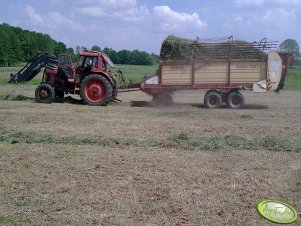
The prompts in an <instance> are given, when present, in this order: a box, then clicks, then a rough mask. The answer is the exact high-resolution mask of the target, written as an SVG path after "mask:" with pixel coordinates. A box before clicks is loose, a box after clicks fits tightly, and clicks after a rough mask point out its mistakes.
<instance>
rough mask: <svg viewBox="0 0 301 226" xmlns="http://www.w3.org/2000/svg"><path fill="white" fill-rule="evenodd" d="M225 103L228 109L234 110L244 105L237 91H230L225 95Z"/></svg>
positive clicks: (243, 100) (241, 96)
mask: <svg viewBox="0 0 301 226" xmlns="http://www.w3.org/2000/svg"><path fill="white" fill-rule="evenodd" d="M226 103H227V106H228V107H229V108H234V109H239V108H243V107H244V105H245V98H244V96H243V95H242V94H241V93H240V92H238V91H237V90H235V91H231V92H230V93H228V95H227V100H226Z"/></svg>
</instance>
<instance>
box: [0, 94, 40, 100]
mask: <svg viewBox="0 0 301 226" xmlns="http://www.w3.org/2000/svg"><path fill="white" fill-rule="evenodd" d="M34 99H35V98H33V97H27V96H24V95H17V96H15V95H3V96H0V100H12V101H24V100H34Z"/></svg>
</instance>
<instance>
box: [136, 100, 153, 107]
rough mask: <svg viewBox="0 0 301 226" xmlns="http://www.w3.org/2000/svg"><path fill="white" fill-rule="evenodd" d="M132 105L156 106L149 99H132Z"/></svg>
mask: <svg viewBox="0 0 301 226" xmlns="http://www.w3.org/2000/svg"><path fill="white" fill-rule="evenodd" d="M130 106H131V107H155V105H154V104H153V103H152V102H147V101H131V105H130Z"/></svg>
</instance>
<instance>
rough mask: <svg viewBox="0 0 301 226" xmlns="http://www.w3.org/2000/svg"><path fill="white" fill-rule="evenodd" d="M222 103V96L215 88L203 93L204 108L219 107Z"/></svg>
mask: <svg viewBox="0 0 301 226" xmlns="http://www.w3.org/2000/svg"><path fill="white" fill-rule="evenodd" d="M222 103H223V100H222V96H221V94H220V93H219V92H217V91H215V90H210V91H208V92H207V93H206V94H205V97H204V104H205V108H219V107H220V106H221V105H222Z"/></svg>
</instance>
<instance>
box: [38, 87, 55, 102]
mask: <svg viewBox="0 0 301 226" xmlns="http://www.w3.org/2000/svg"><path fill="white" fill-rule="evenodd" d="M35 97H36V101H37V102H39V103H45V104H48V103H51V102H52V101H53V99H54V97H55V92H54V88H53V87H52V86H51V85H49V84H46V83H42V84H41V85H39V86H38V87H37V88H36V91H35Z"/></svg>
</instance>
